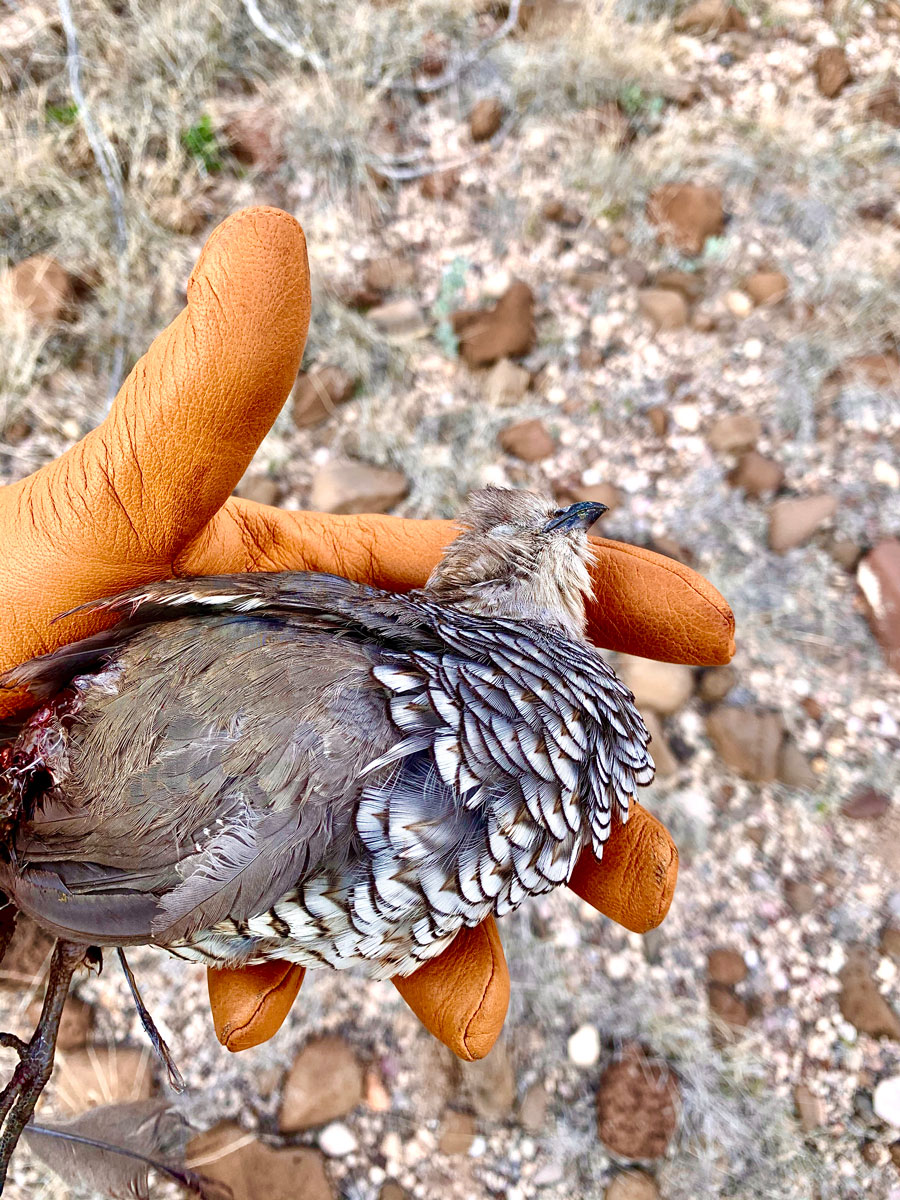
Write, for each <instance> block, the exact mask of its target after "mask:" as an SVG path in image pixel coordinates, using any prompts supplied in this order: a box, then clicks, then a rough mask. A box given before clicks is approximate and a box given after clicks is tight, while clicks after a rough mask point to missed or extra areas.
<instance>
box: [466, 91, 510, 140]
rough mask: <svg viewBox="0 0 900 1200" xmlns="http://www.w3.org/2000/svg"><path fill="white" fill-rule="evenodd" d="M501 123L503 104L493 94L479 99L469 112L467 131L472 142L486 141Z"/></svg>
mask: <svg viewBox="0 0 900 1200" xmlns="http://www.w3.org/2000/svg"><path fill="white" fill-rule="evenodd" d="M502 124H503V105H502V104H501V103H500V101H499V100H497V99H496V98H495V97H494V96H488V97H486V98H485V99H484V100H479V101H478V103H477V104H475V105H474V106H473V108H472V111H471V112H470V113H469V133H470V134H471V135H472V141H473V142H487V141H490V139H491V138H492V137H493V136H494V134H495V133H496V132H497V130H498V129H499V128H500V126H501V125H502Z"/></svg>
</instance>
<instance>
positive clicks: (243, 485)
mask: <svg viewBox="0 0 900 1200" xmlns="http://www.w3.org/2000/svg"><path fill="white" fill-rule="evenodd" d="M234 494H235V495H236V496H240V498H241V499H242V500H252V501H253V502H254V503H256V504H277V503H278V502H279V500H280V499H281V496H282V488H281V484H280V483H279V482H278V481H277V480H276V479H273V478H272V477H271V476H270V475H259V474H251V475H245V476H244V478H243V479H242V480H241V482H240V483H239V484H238V485H237V487H236V488H235V489H234Z"/></svg>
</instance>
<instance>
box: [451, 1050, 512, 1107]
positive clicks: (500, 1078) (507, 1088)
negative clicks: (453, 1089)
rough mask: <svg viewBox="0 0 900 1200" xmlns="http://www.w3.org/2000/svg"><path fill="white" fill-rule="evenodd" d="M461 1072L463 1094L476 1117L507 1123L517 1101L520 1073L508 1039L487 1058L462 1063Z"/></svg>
mask: <svg viewBox="0 0 900 1200" xmlns="http://www.w3.org/2000/svg"><path fill="white" fill-rule="evenodd" d="M460 1071H461V1072H462V1087H463V1092H464V1094H465V1097H466V1100H467V1101H468V1103H469V1105H470V1106H471V1108H472V1110H473V1111H474V1113H475V1115H476V1116H478V1117H481V1118H482V1120H485V1121H503V1120H505V1119H506V1118H507V1117H508V1116H509V1115H510V1113H511V1112H512V1110H513V1107H514V1105H515V1102H516V1073H515V1070H514V1068H513V1064H512V1059H511V1058H510V1055H509V1050H508V1048H507V1044H506V1042H505V1041H504V1040H502V1039H501V1040H500V1041H498V1042H497V1043H496V1045H495V1046H494V1048H493V1050H492V1051H491V1052H490V1054H488V1055H486V1056H485V1057H484V1058H482V1059H478V1060H477V1061H476V1062H467V1063H461V1064H460Z"/></svg>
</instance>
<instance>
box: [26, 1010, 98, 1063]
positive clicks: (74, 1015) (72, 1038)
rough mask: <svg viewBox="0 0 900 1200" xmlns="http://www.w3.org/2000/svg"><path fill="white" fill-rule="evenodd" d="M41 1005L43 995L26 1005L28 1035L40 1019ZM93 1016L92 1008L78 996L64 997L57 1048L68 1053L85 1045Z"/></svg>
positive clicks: (91, 1026) (88, 1037) (92, 1028)
mask: <svg viewBox="0 0 900 1200" xmlns="http://www.w3.org/2000/svg"><path fill="white" fill-rule="evenodd" d="M42 1007H43V997H39V998H37V999H35V1000H33V1001H32V1003H31V1004H29V1006H28V1010H27V1012H26V1014H25V1015H26V1023H27V1025H28V1035H29V1036H31V1033H32V1031H33V1030H34V1029H36V1028H37V1023H38V1021H39V1020H40V1019H41V1008H42ZM94 1017H95V1013H94V1009H93V1007H92V1006H91V1005H90V1004H86V1003H85V1001H84V1000H82V999H81V997H80V996H69V997H68V998H67V999H66V1006H65V1008H64V1009H63V1014H62V1019H61V1021H60V1023H59V1034H58V1036H57V1039H56V1048H57V1050H62V1051H64V1052H65V1053H70V1052H71V1051H72V1050H81V1049H82V1048H83V1047H84V1046H86V1045H87V1044H88V1042H89V1041H90V1040H91V1034H92V1033H93V1031H94Z"/></svg>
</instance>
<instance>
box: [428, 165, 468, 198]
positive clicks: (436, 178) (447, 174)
mask: <svg viewBox="0 0 900 1200" xmlns="http://www.w3.org/2000/svg"><path fill="white" fill-rule="evenodd" d="M458 188H459V171H457V170H454V169H451V170H449V171H434V172H433V173H432V174H431V175H426V176H425V178H424V179H423V180H422V185H421V187H420V189H419V190H420V191H421V193H422V195H423V196H424V197H425V199H426V200H452V199H453V197H454V196H455V195H456V192H457V189H458Z"/></svg>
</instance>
